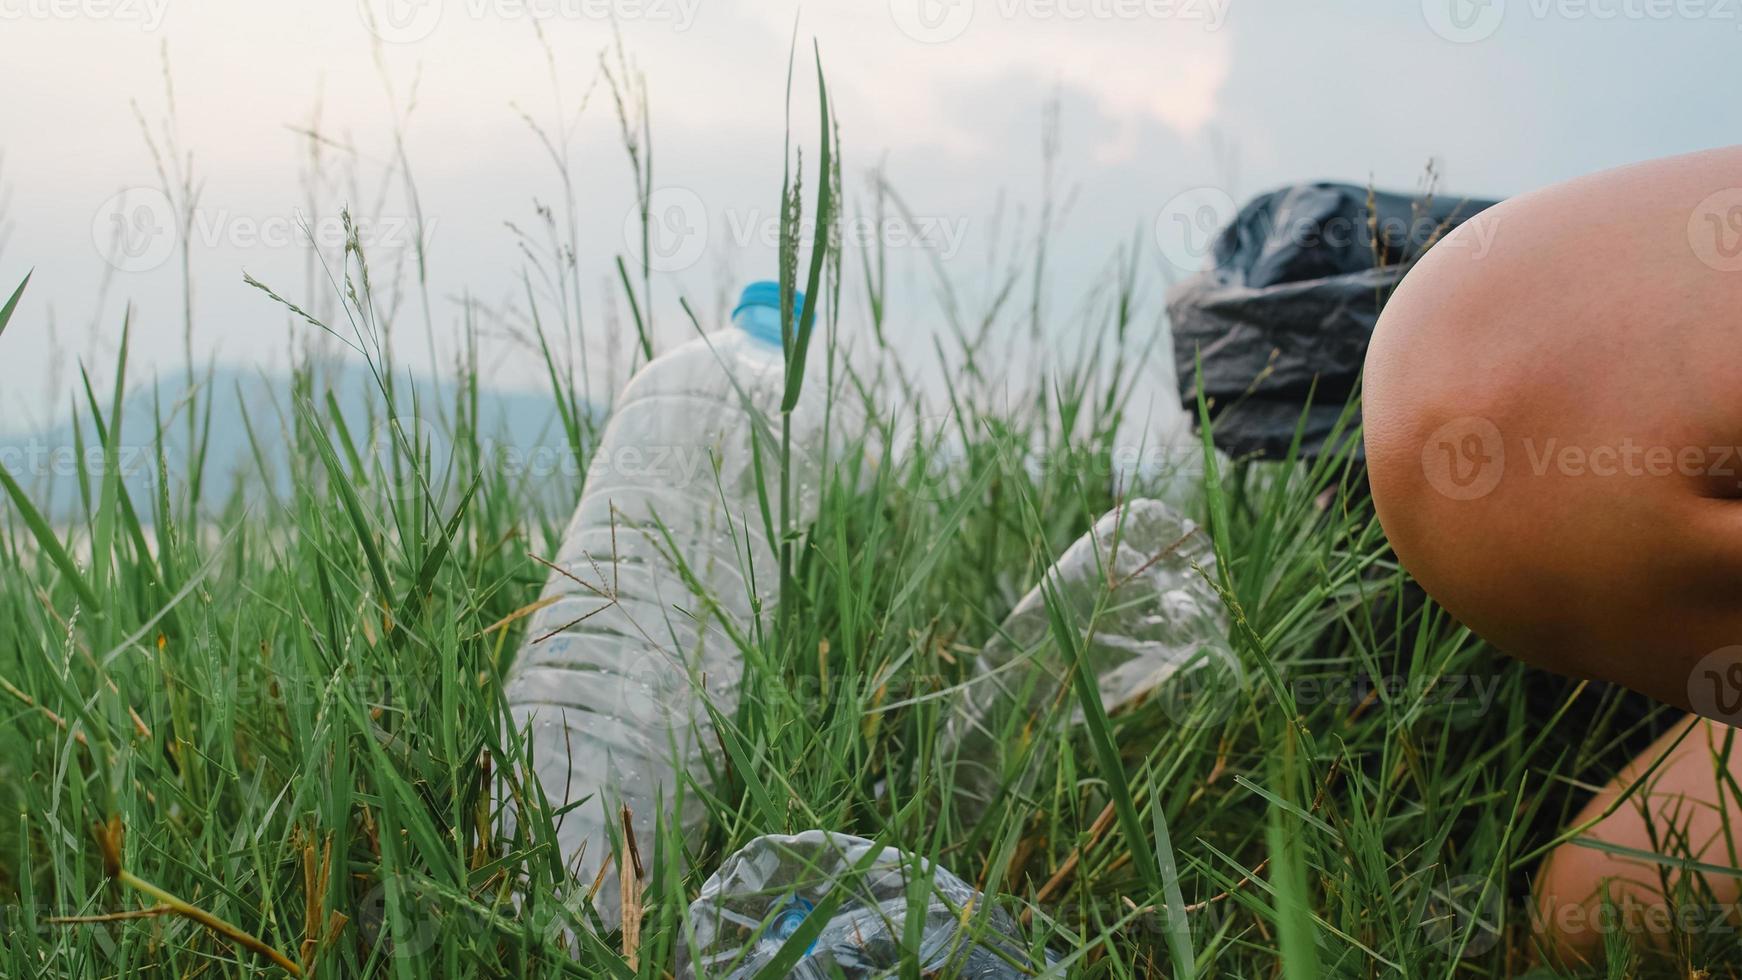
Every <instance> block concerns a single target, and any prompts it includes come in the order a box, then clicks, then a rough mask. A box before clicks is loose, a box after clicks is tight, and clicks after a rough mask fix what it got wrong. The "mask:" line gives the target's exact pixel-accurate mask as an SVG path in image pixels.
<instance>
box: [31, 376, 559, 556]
mask: <svg viewBox="0 0 1742 980" xmlns="http://www.w3.org/2000/svg"><path fill="white" fill-rule="evenodd" d="M195 381H196V384H197V385H198V392H199V399H200V401H199V404H198V406H197V411H198V413H199V416H200V417H199V418H196V419H195V422H196V425H201V424H203V422H204V418H203V416H204V414H205V410H206V404H207V402H208V401H209V402H210V406H211V425H210V428H209V430H207V431H206V432H205V433H204V434H203V438H204V439H205V445H206V459H205V465H204V474H205V477H204V479H205V483H204V486H205V494H204V496H205V499H206V500H208V501H210V502H212V503H213V504H214V505H216V504H218V503H221V502H222V501H223V500H224V499H225V498H227V497H228V496H229V494H230V493H231V492H232V491H233V490H234V489H236V488H237V487H238V486H240V487H242V488H243V489H244V490H245V491H246V492H247V493H248V494H249V495H250V496H251V497H254V498H259V497H261V496H263V494H261V490H262V489H263V488H265V487H270V488H271V490H272V492H273V494H274V495H275V496H277V497H278V498H280V499H283V498H284V497H285V495H286V494H287V492H288V491H289V489H290V483H289V481H290V467H289V452H290V446H291V442H292V440H291V437H290V435H289V433H290V432H291V431H292V430H293V427H294V426H295V424H296V410H295V407H294V405H293V403H292V385H293V381H294V378H293V376H292V375H291V374H289V373H287V372H264V371H261V370H259V369H254V368H245V367H220V368H217V369H216V370H214V371H213V372H212V373H211V374H210V375H209V376H208V375H199V376H197V377H196V379H195ZM394 390H395V401H396V402H397V403H398V406H399V415H400V419H401V424H402V425H405V426H411V425H415V426H417V428H418V429H419V431H420V432H421V433H422V435H423V437H424V438H426V439H428V440H429V441H430V443H431V445H432V446H433V447H434V450H433V455H434V464H435V469H436V471H437V472H440V471H441V470H442V469H443V468H445V467H446V465H447V463H448V459H449V452H450V450H451V446H450V444H449V441H448V437H449V433H451V432H452V431H453V418H452V416H453V412H454V406H455V403H456V401H457V399H458V396H459V387H458V384H457V383H456V382H454V381H452V380H445V379H432V378H429V377H427V376H426V377H418V376H407V375H404V374H400V375H396V376H395V380H394ZM188 391H189V385H188V383H187V378H186V375H185V374H180V373H178V374H177V375H176V376H175V377H174V378H171V379H161V380H159V381H157V382H156V383H154V384H150V385H144V386H141V387H138V388H135V389H133V390H131V391H129V392H127V393H126V394H125V395H124V396H123V401H122V424H121V453H120V458H119V460H118V462H119V465H120V466H121V469H122V472H123V474H124V483H125V485H126V487H127V488H128V491H129V492H130V493H131V494H132V496H133V499H134V500H135V502H136V503H137V504H138V505H139V509H140V511H141V514H140V516H141V518H142V519H144V518H146V517H147V514H148V512H149V511H150V509H151V508H150V505H149V502H150V501H151V499H152V498H153V497H155V495H156V493H157V488H156V480H157V476H158V466H157V449H156V439H157V426H158V419H159V418H160V417H161V418H162V419H163V426H164V429H163V447H164V458H165V459H166V460H167V471H168V476H169V479H170V480H171V481H173V482H175V483H179V484H182V485H185V484H186V483H187V482H188V480H189V477H190V476H191V467H192V463H191V460H190V456H191V454H190V451H189V447H190V442H189V430H188V419H189V415H190V411H189V409H190V403H189V401H188V399H187V394H188ZM329 393H330V394H331V397H332V401H333V403H334V404H336V406H337V408H338V411H339V414H340V415H342V416H343V418H344V421H345V425H346V427H347V429H348V430H349V432H350V434H351V438H352V440H353V442H354V443H355V444H356V446H357V451H358V452H359V453H368V452H380V453H383V454H385V453H386V452H388V451H389V450H388V448H387V447H388V446H389V440H390V439H391V434H390V431H389V429H388V427H387V425H386V423H385V421H384V420H385V416H386V413H385V411H384V408H385V403H386V400H385V398H384V397H383V395H382V394H381V391H380V389H379V388H378V387H377V385H376V380H375V378H374V376H373V375H372V374H371V373H370V371H369V369H368V368H367V367H365V366H362V365H356V364H351V363H342V364H338V365H333V366H327V367H323V368H322V369H321V370H320V371H318V372H317V373H316V375H315V377H314V381H313V387H312V392H311V394H312V397H313V400H314V403H315V409H316V411H317V412H318V413H320V414H321V415H323V416H324V415H326V414H328V412H329V408H328V404H327V397H328V394H329ZM98 398H99V400H100V401H101V403H102V407H103V410H104V411H105V412H107V411H108V409H109V405H108V404H107V400H108V398H109V393H108V392H99V393H98ZM414 405H415V410H414ZM478 418H479V424H478V429H479V432H480V433H482V434H483V435H484V436H485V444H486V446H487V447H488V448H489V450H490V457H489V458H491V459H492V460H495V461H496V463H497V464H498V465H501V466H506V467H510V468H511V471H512V472H515V473H517V474H520V475H522V476H524V477H525V478H527V479H528V480H532V481H536V485H537V490H538V496H539V497H540V498H541V502H545V503H550V504H553V505H566V504H567V503H568V502H570V501H571V500H572V495H573V492H574V490H575V488H576V487H578V486H579V483H580V473H579V472H578V467H577V465H576V464H575V462H574V461H573V459H572V454H570V452H569V450H568V438H567V436H566V434H565V433H564V431H563V427H562V423H561V420H560V419H559V418H558V414H557V408H556V401H555V399H553V398H552V397H551V396H550V395H549V394H545V393H536V392H523V391H512V390H502V389H480V390H479V392H478ZM413 419H415V421H411V420H413ZM250 432H252V435H253V439H252V440H251V439H250ZM81 438H82V440H83V443H82V445H83V449H82V450H81V449H80V439H81ZM256 446H257V447H258V452H257V451H256ZM81 451H82V452H83V454H84V455H85V458H86V459H89V460H92V461H93V462H94V463H95V464H96V465H95V466H93V467H92V472H93V473H95V472H96V471H97V470H98V469H99V468H100V466H101V460H102V449H101V442H100V441H99V440H98V438H97V435H96V431H95V426H94V425H93V424H92V421H91V418H90V413H89V411H88V410H86V409H85V407H84V405H83V403H82V402H81V405H80V411H79V415H78V422H77V424H76V426H75V422H74V420H73V419H72V418H70V417H69V418H66V419H64V420H63V421H61V422H60V423H58V424H56V425H53V426H50V427H48V428H46V429H42V430H38V431H34V432H12V433H5V434H0V464H4V465H5V466H6V468H7V470H8V471H10V472H11V473H12V475H13V477H14V478H16V479H17V480H18V482H19V483H20V484H22V485H23V486H24V487H25V488H26V489H27V490H29V492H30V494H31V498H32V500H33V502H35V503H36V505H37V506H38V507H39V508H40V509H41V510H42V511H43V513H44V515H45V516H46V517H48V519H49V520H51V521H54V522H56V523H62V522H66V521H71V520H76V519H78V518H79V516H80V514H81V511H82V505H81V503H80V500H79V481H78V464H77V461H78V458H79V455H80V453H81Z"/></svg>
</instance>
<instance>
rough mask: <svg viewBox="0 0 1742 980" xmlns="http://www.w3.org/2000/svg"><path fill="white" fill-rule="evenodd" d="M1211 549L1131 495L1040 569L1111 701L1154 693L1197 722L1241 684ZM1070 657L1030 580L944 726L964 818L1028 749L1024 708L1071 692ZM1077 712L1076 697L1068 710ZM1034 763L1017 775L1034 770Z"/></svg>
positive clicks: (1209, 717) (1187, 523)
mask: <svg viewBox="0 0 1742 980" xmlns="http://www.w3.org/2000/svg"><path fill="white" fill-rule="evenodd" d="M1215 567H1216V557H1215V554H1214V552H1213V550H1212V549H1211V547H1210V541H1209V538H1208V536H1207V535H1206V534H1205V533H1204V531H1203V530H1202V529H1200V528H1199V527H1198V526H1197V525H1196V524H1194V523H1193V522H1192V521H1191V520H1190V519H1189V518H1186V517H1184V516H1182V515H1181V514H1179V513H1178V512H1176V511H1175V510H1174V509H1173V508H1172V507H1169V506H1168V505H1167V504H1164V503H1162V502H1161V501H1159V500H1130V501H1126V502H1125V503H1124V504H1123V505H1121V506H1120V507H1117V508H1115V509H1114V510H1112V511H1110V512H1108V513H1107V514H1105V515H1103V516H1102V517H1101V519H1100V520H1098V521H1096V522H1095V526H1094V527H1093V528H1091V529H1090V531H1089V533H1087V534H1085V535H1083V536H1082V537H1081V538H1078V539H1077V541H1076V542H1075V543H1073V544H1072V545H1071V546H1070V547H1069V548H1067V549H1065V553H1064V554H1063V555H1060V556H1059V559H1058V561H1056V562H1054V563H1053V566H1052V567H1051V568H1050V569H1048V570H1047V572H1046V580H1045V581H1046V582H1048V583H1050V588H1051V589H1052V590H1054V592H1055V595H1056V596H1057V598H1058V600H1059V602H1060V604H1061V605H1062V607H1063V609H1064V611H1065V612H1066V614H1067V615H1068V616H1069V617H1070V619H1071V621H1072V623H1073V625H1074V627H1075V628H1076V629H1077V630H1079V631H1087V630H1088V628H1089V626H1090V620H1091V617H1092V616H1094V615H1095V613H1096V609H1097V607H1098V608H1099V610H1100V613H1099V616H1098V618H1095V619H1094V624H1093V625H1094V628H1093V631H1092V632H1087V633H1086V635H1085V636H1084V640H1085V641H1086V643H1085V644H1084V649H1083V668H1084V669H1085V670H1087V671H1089V672H1090V673H1092V674H1093V675H1094V677H1095V685H1096V688H1097V690H1098V691H1099V692H1100V695H1101V705H1102V707H1103V708H1105V709H1107V710H1108V711H1109V712H1112V711H1115V710H1117V709H1119V708H1121V707H1124V706H1129V705H1131V704H1133V703H1135V702H1138V701H1140V700H1143V699H1147V698H1152V697H1153V698H1158V699H1162V700H1163V701H1164V703H1165V708H1166V710H1167V711H1168V712H1169V714H1170V716H1171V718H1172V720H1173V721H1174V722H1175V723H1176V724H1206V723H1213V722H1215V721H1217V720H1219V715H1220V714H1221V713H1223V712H1224V711H1225V710H1226V709H1227V708H1228V707H1230V706H1231V705H1232V703H1233V702H1234V700H1235V698H1237V696H1238V694H1239V691H1240V688H1241V682H1242V678H1241V673H1240V667H1239V661H1238V660H1237V659H1236V658H1235V657H1234V655H1233V652H1232V649H1231V648H1230V646H1229V643H1228V619H1227V612H1226V609H1225V607H1224V606H1223V604H1222V601H1221V598H1220V597H1219V596H1218V595H1217V593H1216V590H1215V588H1214V587H1213V586H1211V585H1210V583H1209V581H1207V580H1206V576H1213V575H1214V574H1215ZM1069 668H1070V661H1069V658H1068V657H1067V655H1066V654H1065V652H1064V651H1061V650H1060V649H1059V646H1058V643H1057V641H1056V639H1055V636H1054V633H1053V629H1052V620H1051V614H1050V612H1049V611H1048V608H1047V603H1046V595H1045V591H1044V590H1043V589H1042V587H1041V586H1040V585H1036V586H1035V587H1034V588H1033V589H1031V590H1030V591H1029V592H1028V594H1027V595H1025V596H1023V597H1022V600H1021V601H1020V602H1018V603H1017V604H1016V608H1015V609H1013V610H1011V612H1010V615H1009V616H1007V617H1005V619H1004V622H1003V623H1002V624H1001V625H1000V626H999V627H998V632H997V633H996V634H995V635H994V636H993V637H992V638H991V639H990V640H988V641H987V642H986V646H985V648H984V649H983V650H982V651H981V652H980V656H979V658H978V659H977V660H976V662H975V673H974V676H973V677H972V678H971V679H970V680H969V681H968V684H967V686H966V689H965V691H964V692H963V696H962V698H961V700H960V701H959V702H958V703H957V704H956V706H955V710H954V711H953V712H952V714H951V717H950V720H949V723H948V725H947V727H946V729H945V742H946V747H945V749H944V752H945V756H946V758H953V759H954V769H953V776H952V778H953V782H954V786H953V789H954V795H955V799H956V804H957V808H958V810H959V812H960V814H961V817H962V820H963V821H964V823H972V822H974V821H976V820H978V819H979V818H980V816H981V815H982V814H984V813H985V812H986V808H987V807H988V806H989V805H990V804H991V802H992V801H993V798H994V797H995V796H996V794H997V790H998V787H999V785H1000V783H1001V782H1002V781H1003V776H1002V774H1003V773H1004V772H1006V771H1007V767H1008V765H1009V763H1011V762H1012V761H1014V760H1015V759H1017V758H1019V757H1020V756H1021V754H1022V753H1023V752H1024V751H1026V750H1027V748H1028V744H1029V741H1030V738H1031V736H1032V732H1031V730H1030V727H1029V726H1030V719H1032V718H1033V717H1034V716H1035V715H1037V714H1039V713H1041V712H1043V711H1045V710H1047V709H1048V708H1049V707H1050V706H1051V705H1052V704H1053V702H1054V701H1055V700H1058V699H1059V698H1061V697H1062V698H1063V699H1064V703H1065V704H1067V705H1072V706H1075V705H1076V704H1077V701H1076V696H1075V694H1074V693H1072V692H1071V691H1069V690H1066V689H1065V687H1066V685H1068V684H1069V683H1071V681H1070V671H1069ZM1071 716H1072V717H1073V718H1077V719H1079V720H1080V719H1081V717H1082V712H1081V709H1080V708H1077V709H1076V710H1074V711H1072V712H1071ZM1038 775H1039V772H1038V767H1037V766H1035V765H1030V766H1029V767H1028V768H1027V770H1026V771H1025V776H1024V777H1019V778H1026V779H1027V780H1033V779H1034V778H1037V777H1038Z"/></svg>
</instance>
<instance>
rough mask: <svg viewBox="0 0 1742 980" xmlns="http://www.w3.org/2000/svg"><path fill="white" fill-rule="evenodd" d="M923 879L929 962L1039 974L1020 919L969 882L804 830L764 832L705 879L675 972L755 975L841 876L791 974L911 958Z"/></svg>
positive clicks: (868, 845)
mask: <svg viewBox="0 0 1742 980" xmlns="http://www.w3.org/2000/svg"><path fill="white" fill-rule="evenodd" d="M873 849H876V850H878V851H879V852H880V853H879V854H878V855H877V857H876V858H874V859H872V860H871V864H870V866H869V868H867V869H866V870H865V871H864V872H863V873H859V872H856V871H855V869H856V868H857V867H858V866H859V865H860V864H861V862H862V861H864V860H865V859H866V858H867V857H868V855H869V854H870V852H871V851H872V850H873ZM916 879H918V880H917V881H916ZM925 879H929V881H925ZM916 884H918V885H921V887H924V888H925V891H924V893H923V894H922V895H921V897H920V899H919V901H920V902H923V908H924V915H925V925H924V928H923V930H922V931H921V933H920V941H919V947H918V950H917V951H916V952H915V954H914V955H915V957H916V958H917V960H918V963H919V966H920V969H921V971H922V972H924V973H928V974H929V973H931V972H934V971H938V970H942V969H944V968H945V967H946V966H949V967H950V968H951V970H952V971H953V975H955V976H960V977H965V978H975V980H1006V978H1008V980H1016V978H1019V977H1027V976H1031V975H1032V974H1033V972H1034V971H1033V970H1032V969H1031V968H1029V966H1028V964H1029V962H1030V957H1029V955H1028V953H1027V952H1026V950H1025V948H1024V946H1023V944H1022V943H1021V942H1020V940H1019V939H1018V938H1017V931H1016V923H1015V921H1014V920H1013V919H1011V917H1010V916H1009V915H1008V914H1006V913H1005V912H1004V911H1003V910H1002V909H999V908H997V907H996V906H994V905H992V904H991V903H988V902H987V901H986V900H985V898H984V896H982V895H981V894H980V892H978V891H976V890H975V889H974V887H973V886H971V885H969V884H968V883H967V882H965V881H963V880H962V879H960V878H958V877H956V876H955V875H954V874H951V873H950V872H949V871H947V870H945V869H944V868H940V867H937V866H936V865H934V864H932V863H931V862H929V861H927V860H925V859H924V858H920V857H915V856H913V855H909V854H905V853H903V852H902V851H899V850H897V849H895V848H893V847H881V848H880V847H878V845H876V844H874V843H872V842H871V841H868V840H864V839H862V838H859V837H853V836H850V835H848V834H836V833H829V832H827V831H822V830H807V831H805V832H804V833H802V834H798V835H796V836H768V837H758V838H756V839H755V840H753V841H751V842H750V843H749V844H746V845H745V846H744V847H743V849H741V850H739V851H738V852H737V853H736V854H733V855H732V856H731V857H729V858H727V859H726V862H725V863H724V864H722V865H721V866H720V870H718V871H716V872H715V873H714V875H713V877H711V878H709V879H708V880H707V883H706V884H704V885H702V891H701V895H700V896H699V897H698V898H697V899H696V900H695V902H694V903H692V904H691V905H690V910H689V929H688V930H686V932H685V938H684V943H683V945H682V946H681V947H680V949H679V952H678V976H679V977H684V978H690V977H695V978H708V980H745V978H749V977H753V976H755V975H756V973H757V971H759V970H761V969H762V968H763V967H765V966H767V965H768V963H769V962H770V961H771V960H773V959H774V957H775V955H776V954H777V953H779V951H780V949H781V947H782V945H783V944H784V943H785V942H786V940H787V939H788V938H789V937H791V936H792V935H793V933H795V932H796V931H797V930H798V928H799V926H800V925H801V924H802V923H803V922H804V921H805V919H806V918H808V917H809V916H810V915H811V914H813V913H814V912H815V911H816V909H817V907H818V906H820V905H822V903H823V901H824V899H825V898H826V897H827V896H828V895H829V894H830V893H831V892H833V891H835V890H836V889H838V888H848V889H850V890H851V891H850V893H849V894H848V895H847V896H845V897H844V899H843V900H842V901H841V903H840V904H839V905H838V906H837V907H836V909H835V912H834V914H833V916H832V917H831V918H830V919H829V921H828V923H827V925H825V926H824V927H823V929H822V931H821V932H820V933H819V934H818V935H817V938H816V940H815V942H813V943H811V945H810V947H809V949H808V950H807V951H806V952H805V954H804V956H803V957H802V958H800V959H799V960H798V962H797V963H795V964H794V965H793V967H792V969H791V970H789V971H788V973H787V976H789V977H799V978H806V980H809V978H816V980H823V978H827V977H833V976H835V975H836V971H837V970H838V971H839V973H840V975H843V976H846V977H849V978H856V977H873V976H883V975H885V974H886V973H887V972H888V971H890V970H893V969H895V968H897V967H899V966H900V965H901V964H902V962H903V960H904V952H903V945H902V944H903V941H904V936H905V934H906V928H907V921H908V919H907V917H908V914H909V911H910V907H911V906H912V904H913V902H912V900H911V899H910V892H912V891H913V890H914V886H915V885H916ZM1016 964H1022V966H1021V967H1018V966H1017V965H1016ZM1043 965H1044V964H1043Z"/></svg>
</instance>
